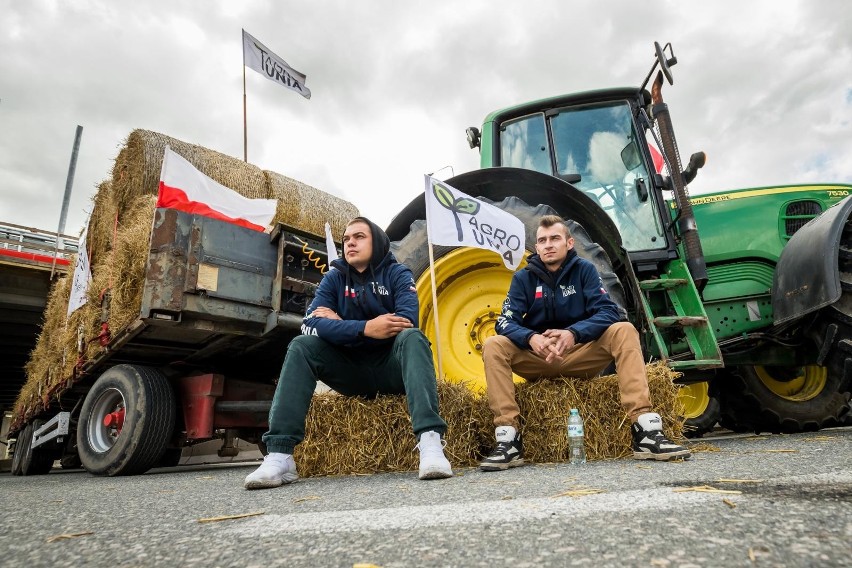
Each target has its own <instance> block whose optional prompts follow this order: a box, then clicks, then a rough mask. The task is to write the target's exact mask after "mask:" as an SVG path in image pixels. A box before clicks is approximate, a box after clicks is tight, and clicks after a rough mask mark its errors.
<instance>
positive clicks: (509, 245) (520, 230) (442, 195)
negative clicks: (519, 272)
mask: <svg viewBox="0 0 852 568" xmlns="http://www.w3.org/2000/svg"><path fill="white" fill-rule="evenodd" d="M426 225H427V228H428V230H429V241H430V242H432V243H433V244H436V245H445V246H462V247H476V248H481V249H486V250H493V251H494V252H496V253H497V254H499V255H500V256H501V257H503V264H505V265H506V268H508V269H509V270H516V269H517V268H518V265H519V264H520V263H521V260H522V259H523V257H524V250H525V247H524V242H525V236H526V230H525V229H524V224H523V223H522V222H521V220H520V219H518V218H517V217H515V216H514V215H512V214H511V213H507V212H505V211H503V210H502V209H498V208H497V207H494V206H493V205H491V204H489V203H485V202H483V201H479V200H478V199H475V198H473V197H471V196H469V195H465V194H464V193H462V192H461V191H459V190H457V189H455V188H454V187H451V186H449V185H447V184H446V183H444V182H442V181H440V180H437V179H435V178H433V177H431V176H428V175H427V176H426Z"/></svg>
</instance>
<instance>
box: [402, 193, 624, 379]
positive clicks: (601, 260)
mask: <svg viewBox="0 0 852 568" xmlns="http://www.w3.org/2000/svg"><path fill="white" fill-rule="evenodd" d="M480 199H482V200H483V201H488V202H490V200H488V199H485V198H480ZM495 205H496V206H497V207H498V208H500V209H502V210H504V211H507V212H509V213H511V214H513V215H515V216H516V217H518V218H519V219H520V220H521V221H522V222H523V223H524V226H525V228H526V246H525V248H526V249H527V250H532V248H533V245H534V243H535V233H536V230H537V227H538V220H539V218H541V217H542V216H543V215H552V214H556V211H555V210H554V209H552V208H551V207H549V206H547V205H538V206H537V207H533V206H530V205H528V204H526V203H525V202H524V201H522V200H521V199H519V198H517V197H507V198H506V199H504V200H503V201H501V202H499V203H495ZM566 225H567V226H568V228H569V230H570V231H571V234H572V236H573V237H574V241H575V243H574V248H575V250H576V251H577V254H578V255H579V256H581V257H583V258H585V259H587V260H589V261H591V262H592V263H593V264H594V265H595V266H596V268H597V269H598V272H599V273H600V275H601V278H602V279H603V282H604V286H605V287H606V289H607V291H608V292H609V294H610V296H611V297H612V299H613V300H614V301H615V302H616V303H618V305H619V306H621V307H622V311H623V315H624V316H625V318H626V315H627V313H626V311H625V310H624V306H625V295H624V288H623V286H622V284H621V281H620V280H619V278H618V276H617V275H616V274H615V272H614V271H613V268H612V263H611V262H610V259H609V256H608V255H607V253H606V252H605V251H604V250H603V248H602V247H601V246H599V245H598V244H596V243H594V242H592V240H591V238H590V237H589V235H588V233H587V232H586V230H585V229H584V228H583V227H582V226H581V225H580V224H578V223H576V222H574V221H572V220H568V221H566ZM391 250H392V251H393V253H394V255H395V256H396V258H397V260H399V261H400V262H402V263H404V264H405V265H407V266H408V267H409V268H410V269H411V271H412V273H413V275H414V279H415V281H417V290H418V295H419V296H420V327H421V329H423V331H424V333H426V335H427V337H429V339H430V341H431V342H432V344H433V345H437V344H438V343H440V345H441V348H442V349H441V351H442V354H443V369H442V370H441V371H440V372H441V373H442V375H445V376H446V377H447V378H449V379H450V380H455V381H467V382H468V383H469V386H471V388H474V389H479V388H484V386H485V379H484V370H483V367H482V353H481V351H482V346H483V344H484V341H485V339H487V338H488V337H489V336H490V335H493V334H494V333H495V332H494V326H495V324H496V321H497V317H498V316H499V314H500V312H501V306H502V304H503V301H504V299H505V297H506V292H507V291H508V288H509V283H510V280H511V276H512V273H511V272H509V271H508V270H506V269H505V267H504V265H503V261H502V259H501V258H500V257H499V255H497V254H496V253H494V252H492V251H485V250H481V249H471V248H465V247H452V246H435V247H434V258H435V265H436V269H435V270H436V289H437V292H438V305H439V306H442V310H441V314H440V324H441V337H440V338H438V337H436V336H435V332H434V325H432V323H434V321H432V322H430V321H429V320H430V319H431V318H432V317H433V314H432V304H433V302H432V299H431V295H430V294H429V291H431V288H432V286H431V281H430V279H429V248H428V244H427V239H426V222H425V221H424V220H417V221H414V222H413V223H412V224H411V226H410V230H409V233H408V234H407V235H406V236H405V237H404V238H403V239H402V240H400V241H395V242H393V243H391Z"/></svg>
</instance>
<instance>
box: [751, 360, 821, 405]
mask: <svg viewBox="0 0 852 568" xmlns="http://www.w3.org/2000/svg"><path fill="white" fill-rule="evenodd" d="M754 372H755V373H756V374H757V378H758V379H760V382H762V383H763V384H764V385H765V386H766V388H768V389H769V390H770V391H772V392H773V394H776V395H778V396H780V397H781V398H783V399H785V400H790V401H793V402H804V401H806V400H811V399H812V398H814V397H815V396H817V395H818V394H819V393H821V392H822V391H823V389H824V388H825V381H826V379H827V378H828V369H826V368H825V367H820V366H819V365H808V366H807V367H784V368H778V367H774V368H773V367H761V366H757V365H756V366H755V367H754ZM781 372H784V373H789V374H793V375H794V377H793V379H792V380H782V379H786V378H788V377H789V374H788V375H787V377H782V376H781Z"/></svg>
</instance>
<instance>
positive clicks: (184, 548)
mask: <svg viewBox="0 0 852 568" xmlns="http://www.w3.org/2000/svg"><path fill="white" fill-rule="evenodd" d="M701 447H703V448H704V449H703V451H697V452H696V453H695V456H694V458H693V459H692V460H690V461H687V462H675V463H648V462H637V461H634V460H629V459H628V460H617V461H606V462H594V463H589V464H586V465H584V466H579V467H576V466H574V467H572V466H570V465H568V464H538V465H531V466H527V467H522V468H517V469H514V470H510V471H508V472H501V473H487V474H486V473H481V472H479V471H477V470H473V469H463V470H458V471H457V473H458V475H457V477H455V478H453V479H449V480H436V481H419V480H418V479H417V476H416V474H415V473H402V474H383V475H372V476H347V477H335V478H313V479H303V480H299V481H298V482H297V483H295V484H292V485H290V486H285V487H282V488H279V489H273V490H265V491H253V492H249V491H245V490H243V488H242V479H243V478H244V477H245V475H246V474H248V473H249V472H250V471H251V470H252V468H253V467H254V465H233V464H228V465H218V466H190V467H179V468H174V469H162V470H154V471H152V472H149V473H148V474H146V475H143V476H138V477H130V478H95V477H92V476H90V475H89V474H87V473H84V472H82V471H75V472H63V471H54V472H52V473H50V474H49V475H46V476H40V477H27V478H21V477H12V476H10V475H9V474H3V475H2V476H0V510H2V514H3V519H2V526H3V531H2V534H0V565H2V566H33V567H35V566H51V567H61V566H109V567H117V566H204V567H212V566H258V567H261V566H263V567H267V566H345V567H352V566H353V565H355V564H358V563H364V564H373V565H376V566H382V567H385V568H388V567H391V566H589V565H595V566H597V567H601V566H662V567H693V566H708V567H710V566H749V567H750V566H809V567H810V566H852V428H849V427H847V428H839V429H832V430H824V431H821V432H815V433H808V434H797V435H780V436H742V435H740V436H735V435H727V436H718V437H714V438H705V439H704V440H703V441H702V444H701ZM701 447H699V449H700V448H701ZM730 480H733V481H730ZM697 486H708V487H710V488H713V489H715V490H724V491H734V492H736V493H718V492H706V491H695V490H687V489H690V488H695V487H697ZM584 490H585V491H584ZM593 490H598V492H595V491H593ZM245 513H261V514H259V515H256V516H251V517H244V518H240V519H232V520H223V521H219V522H209V523H200V522H199V519H205V518H210V517H217V516H224V515H239V514H245ZM63 535H64V536H63ZM72 535H77V536H72Z"/></svg>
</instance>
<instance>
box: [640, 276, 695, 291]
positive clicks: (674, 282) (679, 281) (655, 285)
mask: <svg viewBox="0 0 852 568" xmlns="http://www.w3.org/2000/svg"><path fill="white" fill-rule="evenodd" d="M688 282H689V281H688V280H687V279H685V278H664V279H660V280H641V281H640V282H639V288H641V289H642V290H670V289H672V288H677V287H678V286H686V284H687V283H688Z"/></svg>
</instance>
